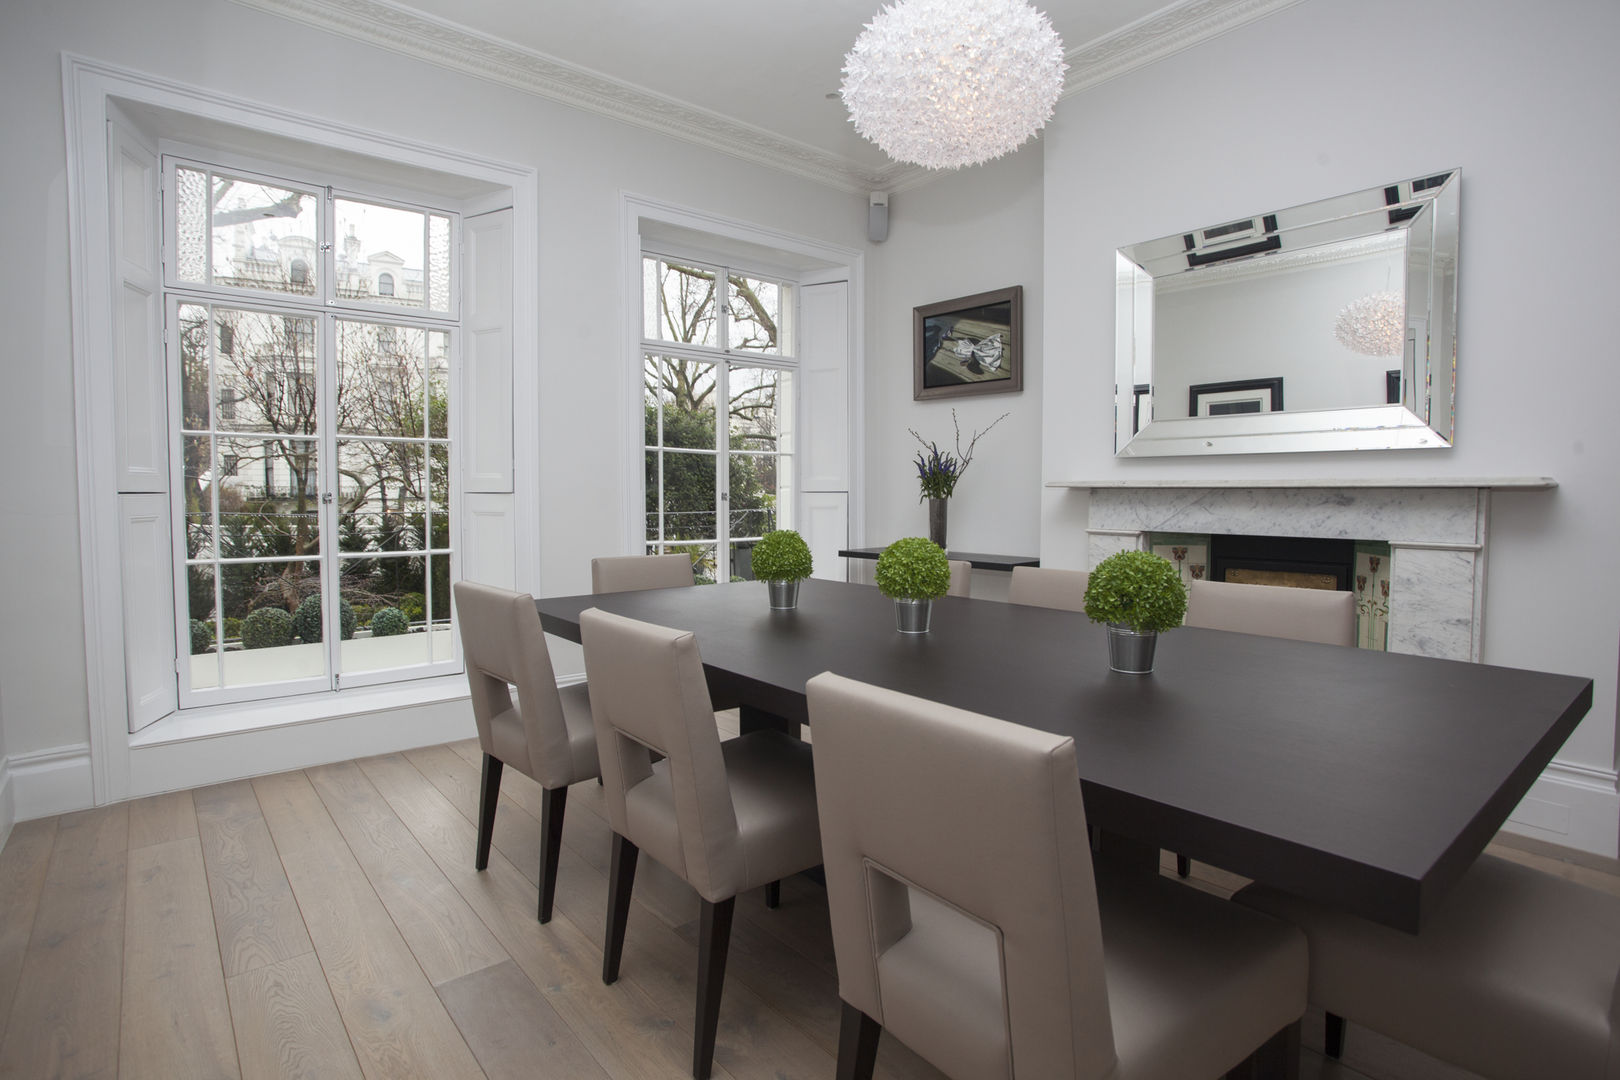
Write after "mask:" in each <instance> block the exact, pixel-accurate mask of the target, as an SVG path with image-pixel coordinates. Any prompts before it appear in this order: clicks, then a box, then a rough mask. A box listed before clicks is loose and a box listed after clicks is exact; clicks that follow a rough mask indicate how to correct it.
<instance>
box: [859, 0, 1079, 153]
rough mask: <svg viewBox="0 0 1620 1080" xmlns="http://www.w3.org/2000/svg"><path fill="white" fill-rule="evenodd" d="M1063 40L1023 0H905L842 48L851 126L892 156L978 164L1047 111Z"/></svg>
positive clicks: (1017, 142) (1059, 77)
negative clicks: (845, 50)
mask: <svg viewBox="0 0 1620 1080" xmlns="http://www.w3.org/2000/svg"><path fill="white" fill-rule="evenodd" d="M1066 70H1068V65H1067V64H1065V63H1064V62H1063V42H1062V41H1061V40H1059V38H1058V35H1057V31H1055V30H1053V29H1052V23H1051V20H1049V19H1048V18H1047V17H1046V16H1045V15H1043V14H1042V13H1041V12H1039V11H1036V10H1035V9H1034V8H1033V7H1031V6H1030V5H1029V4H1028V3H1026V2H1025V0H899V3H896V4H893V5H890V6H889V7H886V8H884V9H883V10H881V11H879V12H878V14H877V16H876V17H875V18H874V19H873V20H872V21H871V22H870V23H869V24H867V27H866V29H865V30H863V31H862V32H861V36H860V37H858V38H856V39H855V47H854V48H853V49H851V50H850V52H849V54H848V55H847V56H845V57H844V83H843V94H842V96H843V99H844V104H845V106H847V107H848V109H849V117H850V119H851V120H852V121H853V122H854V124H855V130H856V131H858V132H860V134H861V135H862V136H864V137H865V138H867V139H870V140H871V141H872V142H874V143H876V144H877V145H878V147H879V148H881V149H882V150H883V151H884V152H885V153H887V154H888V155H889V156H890V157H892V158H894V159H895V160H896V161H904V162H910V163H912V164H916V165H922V166H924V167H926V168H929V169H958V168H961V167H962V166H964V165H977V164H979V163H980V162H983V161H990V160H992V159H993V158H998V157H1000V156H1002V155H1003V154H1007V153H1010V152H1012V151H1013V150H1016V149H1018V147H1019V146H1021V145H1022V144H1023V143H1024V142H1025V141H1026V140H1027V139H1029V138H1030V137H1031V136H1033V135H1034V134H1035V133H1036V132H1037V131H1039V130H1040V129H1041V127H1042V126H1043V125H1045V123H1046V121H1047V120H1049V119H1051V116H1052V108H1053V106H1055V105H1056V104H1057V99H1058V94H1060V93H1061V92H1062V90H1063V73H1064V72H1065V71H1066Z"/></svg>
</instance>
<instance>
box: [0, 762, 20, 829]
mask: <svg viewBox="0 0 1620 1080" xmlns="http://www.w3.org/2000/svg"><path fill="white" fill-rule="evenodd" d="M16 823H17V810H16V807H15V806H13V805H12V802H11V759H10V758H6V757H0V851H4V850H5V849H6V841H7V840H10V839H11V827H12V826H13V825H15V824H16Z"/></svg>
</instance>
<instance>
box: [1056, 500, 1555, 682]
mask: <svg viewBox="0 0 1620 1080" xmlns="http://www.w3.org/2000/svg"><path fill="white" fill-rule="evenodd" d="M1047 486H1048V487H1054V488H1071V489H1082V490H1089V491H1090V493H1091V501H1090V506H1089V510H1088V516H1087V529H1086V533H1087V564H1088V565H1089V566H1095V565H1097V563H1098V562H1100V561H1101V560H1102V559H1105V558H1107V557H1108V556H1109V555H1112V554H1113V553H1114V552H1116V551H1125V550H1131V549H1138V548H1146V547H1147V539H1148V534H1149V533H1154V532H1178V533H1212V534H1213V533H1227V534H1248V535H1253V536H1299V537H1321V538H1327V539H1336V540H1382V541H1386V542H1387V543H1388V544H1389V546H1390V601H1389V602H1390V610H1389V646H1388V647H1389V650H1390V651H1391V652H1404V653H1414V654H1416V655H1419V656H1438V657H1443V658H1446V659H1450V660H1475V661H1477V660H1478V659H1479V658H1480V651H1481V645H1482V642H1481V628H1482V626H1483V625H1484V618H1483V616H1484V608H1485V563H1486V554H1487V548H1488V539H1489V531H1490V530H1489V524H1490V508H1491V493H1492V492H1493V491H1505V490H1506V491H1546V490H1550V489H1552V488H1555V487H1557V486H1558V485H1557V482H1556V481H1554V480H1553V479H1551V478H1550V477H1544V476H1539V477H1495V478H1461V477H1445V478H1435V479H1387V478H1385V479H1350V480H1332V481H1323V480H1229V481H1202V482H1199V481H1186V480H1163V481H1159V480H1074V481H1052V482H1049V483H1048V484H1047Z"/></svg>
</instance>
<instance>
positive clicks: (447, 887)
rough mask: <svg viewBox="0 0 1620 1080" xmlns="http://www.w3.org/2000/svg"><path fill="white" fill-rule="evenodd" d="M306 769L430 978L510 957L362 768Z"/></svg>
mask: <svg viewBox="0 0 1620 1080" xmlns="http://www.w3.org/2000/svg"><path fill="white" fill-rule="evenodd" d="M307 772H308V775H309V779H310V782H311V783H312V784H314V785H315V790H316V792H318V793H319V794H320V796H321V801H322V802H323V803H325V804H326V809H327V812H328V813H330V814H331V815H332V820H333V821H334V822H336V823H337V827H338V829H339V831H341V832H342V833H343V838H344V839H345V840H347V841H348V842H349V850H350V851H352V852H353V853H354V856H355V858H356V859H358V860H359V862H360V866H361V868H362V869H364V870H365V872H366V877H367V878H369V879H370V881H371V886H372V888H374V889H376V890H377V895H378V897H380V898H381V899H382V902H383V906H384V907H386V908H387V909H388V913H389V914H390V915H392V916H393V917H394V924H395V925H396V926H398V927H399V931H400V933H401V934H402V935H403V936H404V938H405V943H406V944H407V945H409V946H410V947H411V952H412V953H414V954H415V955H416V960H417V963H419V964H421V965H422V970H423V971H424V972H425V973H426V974H427V977H428V981H429V982H431V983H433V984H434V985H435V986H437V985H438V984H440V983H443V982H448V981H450V980H452V979H459V978H461V977H463V976H465V975H469V974H471V973H472V972H475V971H478V970H480V969H482V968H486V967H490V966H492V965H494V964H499V963H500V962H502V961H503V960H505V959H507V956H506V950H504V949H502V948H501V946H500V943H499V942H497V941H496V940H495V937H494V935H492V934H491V933H490V932H489V930H488V929H487V928H486V927H485V926H484V924H483V923H482V922H481V921H479V918H478V916H477V915H474V914H473V911H472V909H471V908H469V907H468V906H467V902H466V901H465V900H463V899H462V898H461V894H460V893H458V892H456V890H455V887H454V886H453V885H451V884H450V882H449V881H448V880H446V879H445V876H444V875H443V874H441V873H440V872H439V868H438V867H437V866H435V865H434V864H433V860H432V859H430V858H428V855H427V852H425V851H423V850H422V846H421V845H420V844H418V843H417V842H416V838H415V837H413V836H412V835H411V831H410V830H409V829H407V828H406V827H405V825H404V823H403V822H401V821H400V820H399V818H398V817H396V816H395V815H394V812H393V811H392V810H391V809H389V807H388V803H387V802H386V801H384V799H383V797H382V796H381V795H379V794H377V789H376V788H374V787H372V786H371V781H369V780H367V779H366V776H365V774H364V773H362V772H361V771H360V768H359V766H357V765H356V764H355V763H354V762H352V761H347V762H344V763H343V764H341V765H327V766H322V767H321V768H316V769H309V770H307Z"/></svg>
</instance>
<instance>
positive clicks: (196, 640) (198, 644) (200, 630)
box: [191, 619, 214, 656]
mask: <svg viewBox="0 0 1620 1080" xmlns="http://www.w3.org/2000/svg"><path fill="white" fill-rule="evenodd" d="M213 647H214V624H213V623H211V622H203V621H202V620H201V619H192V620H191V655H192V656H196V655H197V654H198V653H205V652H209V651H211V650H212V649H213Z"/></svg>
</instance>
